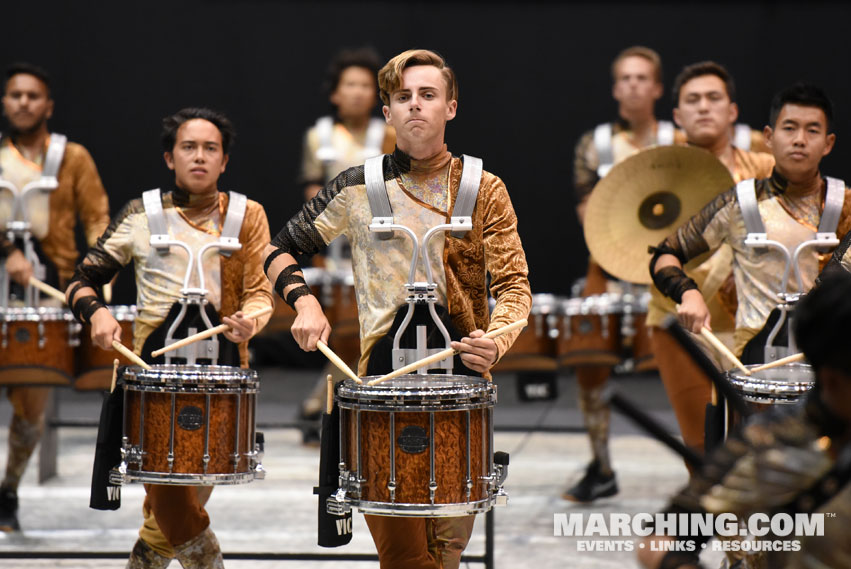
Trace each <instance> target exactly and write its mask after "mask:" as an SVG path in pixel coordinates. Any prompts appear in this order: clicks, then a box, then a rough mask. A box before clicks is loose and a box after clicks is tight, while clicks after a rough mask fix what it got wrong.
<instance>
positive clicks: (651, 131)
mask: <svg viewBox="0 0 851 569" xmlns="http://www.w3.org/2000/svg"><path fill="white" fill-rule="evenodd" d="M612 81H613V85H612V97H614V99H615V101H617V103H618V117H617V119H616V120H615V121H614V122H610V123H603V124H601V125H599V126H597V127H596V128H595V129H594V130H591V131H589V132H586V133H585V134H583V135H582V137H581V138H580V139H579V143H578V144H577V145H576V150H575V155H576V157H575V160H574V166H573V179H574V188H575V190H576V200H577V206H576V212H577V215H578V216H579V222H580V223H583V220H584V215H585V205H586V203H587V201H588V196H589V195H590V194H591V190H593V189H594V186H595V185H596V184H597V182H599V181H600V179H601V178H602V177H603V176H605V175H606V174H607V173H608V171H609V170H610V169H611V168H612V166H613V165H614V164H617V163H618V162H620V161H621V160H624V159H625V158H628V157H630V156H632V155H633V154H635V153H637V152H639V151H641V150H642V149H644V148H648V147H650V146H655V145H670V144H674V143H675V142H680V141H681V135H678V134H677V131H676V128H675V127H674V125H673V123H671V122H668V121H657V120H656V115H655V110H654V109H655V106H656V101H657V100H658V99H659V97H661V96H662V91H663V86H662V60H661V58H660V57H659V54H658V53H656V52H655V51H653V50H652V49H650V48H647V47H642V46H633V47H629V48H626V49H625V50H623V51H622V52H620V53H619V54H618V56H617V57H616V58H615V60H614V61H613V62H612ZM621 288H622V287H621V285H620V283H619V282H618V281H616V280H615V279H613V278H612V277H609V276H608V275H606V274H605V272H604V271H603V270H602V269H601V268H600V266H599V265H598V264H597V263H596V262H595V261H594V259H593V258H590V259H589V260H588V273H587V276H586V281H585V287H584V289H583V291H582V296H591V295H594V294H602V293H605V292H618V291H620V290H621ZM611 371H612V369H611V367H609V366H581V367H577V368H576V381H577V383H578V387H579V408H580V409H581V410H582V416H583V419H584V421H585V428H586V429H587V430H588V436H589V438H590V442H591V452H592V455H593V460H592V462H591V463H590V464H589V465H588V467H587V468H586V470H585V475H584V476H583V477H582V479H581V480H579V482H577V483H576V484H575V485H573V486H572V487H571V488H569V489H568V490H566V491H565V492H564V494H562V497H563V498H564V499H566V500H571V501H575V502H590V501H592V500H595V499H597V498H602V497H605V496H612V495H614V494H617V492H618V486H617V481H616V479H615V473H614V471H613V470H612V463H611V459H610V457H609V420H610V415H611V411H610V409H609V406H608V405H607V404H606V403H604V402H603V401H602V399H601V394H602V392H603V389H604V387H605V385H606V382H607V381H608V378H609V375H610V374H611Z"/></svg>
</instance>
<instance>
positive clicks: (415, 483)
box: [328, 375, 507, 517]
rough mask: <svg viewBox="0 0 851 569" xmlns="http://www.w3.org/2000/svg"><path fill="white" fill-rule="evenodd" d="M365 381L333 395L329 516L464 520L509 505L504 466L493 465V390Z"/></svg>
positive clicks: (424, 379)
mask: <svg viewBox="0 0 851 569" xmlns="http://www.w3.org/2000/svg"><path fill="white" fill-rule="evenodd" d="M368 379H370V378H364V384H363V385H359V384H357V383H355V382H354V381H352V380H346V381H345V382H344V383H343V384H342V385H341V386H340V388H339V390H338V393H337V402H338V403H339V406H340V489H339V490H338V491H337V493H336V494H335V495H333V496H332V497H331V498H330V499H329V504H328V509H329V511H334V510H335V509H336V510H339V509H343V510H345V509H346V508H349V509H350V508H351V507H357V508H358V509H360V510H361V511H362V512H364V513H367V514H377V515H387V516H428V517H435V516H438V517H447V516H465V515H469V514H476V513H480V512H486V511H488V510H489V509H490V508H491V507H492V506H493V505H494V504H495V503H504V502H505V501H506V500H507V496H506V495H505V493H504V492H503V491H502V482H503V480H504V479H505V476H506V475H507V461H502V460H500V461H499V462H504V463H505V465H506V466H503V464H496V465H495V463H494V452H493V406H494V403H495V402H496V386H495V385H493V383H491V382H489V381H486V380H484V379H481V378H475V377H466V376H450V375H408V376H401V377H399V378H396V379H393V380H389V381H386V382H383V383H380V384H378V385H375V386H371V387H370V386H367V385H366V381H367V380H368ZM497 454H504V453H497ZM341 506H342V508H341Z"/></svg>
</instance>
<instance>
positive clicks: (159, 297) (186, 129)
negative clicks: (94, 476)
mask: <svg viewBox="0 0 851 569" xmlns="http://www.w3.org/2000/svg"><path fill="white" fill-rule="evenodd" d="M233 138H234V132H233V127H232V126H231V123H230V121H229V120H228V119H227V117H225V116H224V115H222V114H221V113H218V112H215V111H211V110H209V109H201V108H188V109H183V110H181V111H179V112H178V113H176V114H174V115H173V116H170V117H167V118H166V119H164V120H163V133H162V142H163V150H164V158H165V162H166V165H167V166H168V168H169V169H170V170H173V171H174V173H175V187H174V188H173V189H172V190H171V191H168V192H165V193H160V192H159V190H151V191H149V192H145V195H144V197H143V198H142V199H136V200H133V201H131V202H130V203H128V204H127V205H126V206H125V207H124V208H123V209H122V210H121V212H120V213H119V214H118V215H117V216H116V217H115V218H114V219H113V220H112V222H111V223H110V225H109V227H108V228H107V230H106V231H105V232H104V234H103V235H102V236H101V237H100V239H98V242H97V245H95V246H94V247H93V248H92V249H91V250H90V251H89V252H88V254H87V255H86V257H85V259H84V260H83V262H82V263H80V264H79V265H78V266H77V272H76V273H75V274H74V278H73V279H72V281H71V283H70V285H69V286H68V291H67V296H68V301H69V305H71V306H72V308H73V310H74V313H75V315H76V316H77V317H78V319H80V320H81V321H84V322H89V323H91V325H92V339H93V341H94V342H95V343H96V344H97V345H99V346H100V347H102V348H104V349H109V348H110V346H111V343H112V341H113V340H120V339H121V327H120V325H119V323H118V322H116V320H115V318H113V317H112V315H111V314H110V312H109V311H108V310H106V308H105V307H104V306H103V305H102V304H101V303H100V301H99V300H98V298H97V297H96V296H95V294H94V291H95V290H96V289H97V287H98V286H100V285H102V284H103V283H106V282H108V281H109V279H111V278H112V276H113V275H114V274H115V273H117V272H118V271H119V270H120V269H121V267H122V266H124V265H126V264H128V263H130V262H131V261H134V263H135V269H136V288H137V291H138V299H137V307H138V315H137V318H136V322H135V331H134V338H133V348H134V351H135V352H136V354H140V355H142V356H143V357H144V359H146V360H147V361H149V362H156V361H157V360H156V359H154V358H151V357H150V354H151V352H152V351H153V350H155V349H157V348H161V347H163V344H164V339H165V337H166V329H167V328H168V327H169V325H170V324H171V323H172V322H174V321H175V319H176V314H177V312H179V311H178V310H176V308H178V303H179V301H180V300H181V298H182V297H183V296H184V292H183V288H184V275H185V274H186V273H187V270H188V269H187V255H186V253H185V252H184V251H183V250H182V248H181V247H178V246H176V245H171V247H170V248H169V247H162V246H158V245H157V243H161V242H162V241H163V240H171V241H172V242H177V241H179V242H182V243H184V244H186V245H187V246H188V247H189V248H190V249H192V250H194V251H199V250H200V249H201V247H208V246H209V247H211V248H209V249H207V253H206V254H205V256H204V257H203V259H202V261H203V262H202V266H203V275H195V276H194V278H191V279H190V282H189V286H195V287H198V288H201V285H200V284H199V283H200V282H203V283H204V285H205V286H204V288H205V289H206V299H207V301H208V302H209V304H208V305H207V308H208V310H206V313H207V316H208V318H209V319H210V321H213V322H214V324H215V323H217V322H216V321H217V320H218V319H219V318H221V320H222V322H224V323H225V324H228V325H230V326H231V330H230V331H228V332H225V333H224V337H225V339H220V340H219V354H218V363H220V364H225V365H240V366H242V367H247V366H248V349H247V347H248V340H249V339H250V338H251V337H252V336H253V335H254V334H256V333H257V331H258V330H260V329H261V328H262V327H263V326H264V325H265V324H266V322H267V321H268V316H265V317H261V318H258V319H257V320H254V319H248V318H245V317H244V316H243V312H246V313H247V312H253V311H256V310H259V309H262V308H265V307H271V305H272V293H271V287H270V286H269V283H268V282H267V281H266V278H265V276H264V275H263V268H262V266H263V265H262V263H263V259H262V251H263V247H264V246H265V245H266V244H267V243H268V242H269V225H268V222H267V220H266V213H265V211H264V210H263V207H262V206H261V205H260V204H258V203H256V202H254V201H251V200H246V199H245V196H242V195H241V194H237V193H236V192H229V193H224V192H220V191H219V190H218V180H219V177H220V176H221V174H223V173H224V171H225V168H226V166H227V164H228V158H229V149H230V146H231V144H232V141H233ZM240 204H241V205H240ZM240 212H241V214H240ZM232 215H233V217H231V216H232ZM240 215H241V218H240ZM232 220H235V221H234V222H233V223H231V221H232ZM152 237H155V239H152ZM234 238H237V239H238V241H239V244H240V248H239V249H238V250H231V251H230V252H229V255H227V256H226V255H225V253H224V251H225V249H217V248H216V246H215V245H216V244H218V243H222V241H223V240H227V241H232V239H234ZM220 251H221V252H220ZM201 277H203V281H201ZM190 308H192V307H190ZM194 308H195V312H194V314H192V315H191V317H192V318H194V321H195V322H199V323H200V322H202V320H203V319H202V317H201V315H200V311H199V310H198V309H197V306H196V307H194ZM180 326H182V327H184V328H186V327H187V326H188V323H187V319H186V318H184V320H183V322H182V323H180ZM195 327H197V328H203V325H202V324H201V325H196V326H195ZM145 490H146V492H147V496H146V499H145V504H144V507H143V513H144V516H145V522H144V525H143V526H142V529H141V530H140V532H139V534H140V537H139V540H138V541H137V542H136V545H135V547H134V548H133V551H132V552H131V555H130V560H129V562H128V565H127V566H128V567H130V568H131V569H135V568H143V567H144V568H159V567H166V566H167V565H168V564H169V563H170V561H171V559H172V558H176V559H178V560H179V561H180V563H181V564H182V565H183V566H184V567H213V568H215V567H222V556H221V551H220V550H219V545H218V542H217V540H216V537H215V534H214V533H213V532H212V530H211V529H210V527H209V525H210V520H209V516H208V515H207V512H206V510H205V509H204V504H205V502H206V501H207V499H208V498H209V496H210V491H211V487H209V486H207V487H204V486H199V487H193V486H168V485H146V486H145Z"/></svg>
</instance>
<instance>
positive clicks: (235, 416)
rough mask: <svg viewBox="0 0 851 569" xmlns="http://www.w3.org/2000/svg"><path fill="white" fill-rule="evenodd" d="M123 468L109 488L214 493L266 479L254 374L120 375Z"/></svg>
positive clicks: (176, 369)
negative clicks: (219, 487)
mask: <svg viewBox="0 0 851 569" xmlns="http://www.w3.org/2000/svg"><path fill="white" fill-rule="evenodd" d="M121 378H122V383H123V387H124V421H123V439H122V448H121V455H122V461H121V465H120V466H119V467H118V468H117V469H114V470H113V472H112V475H111V477H110V478H111V480H112V481H113V482H114V483H127V482H146V483H150V484H182V485H215V484H243V483H246V482H251V481H252V480H254V479H255V478H263V477H264V475H265V471H264V470H263V466H262V465H261V464H260V460H261V458H262V456H261V453H260V449H259V448H258V446H257V445H256V444H255V430H254V421H255V417H254V409H255V398H256V394H257V391H258V389H259V382H258V378H257V372H255V371H253V370H248V369H240V368H236V367H228V366H201V365H172V364H167V365H155V366H153V367H152V369H150V370H145V369H142V368H140V367H138V366H130V367H126V368H123V370H122V375H121Z"/></svg>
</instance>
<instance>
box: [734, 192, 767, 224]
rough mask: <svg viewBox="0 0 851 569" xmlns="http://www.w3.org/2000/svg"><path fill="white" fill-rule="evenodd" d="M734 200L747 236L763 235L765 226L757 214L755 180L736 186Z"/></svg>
mask: <svg viewBox="0 0 851 569" xmlns="http://www.w3.org/2000/svg"><path fill="white" fill-rule="evenodd" d="M736 198H737V199H738V201H739V209H741V210H742V218H744V220H745V229H747V231H748V235H751V234H762V235H764V234H765V225H764V224H763V223H762V216H760V214H759V204H758V203H757V201H756V180H754V179H753V178H751V179H749V180H742V181H741V182H739V183H738V184H736Z"/></svg>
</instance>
